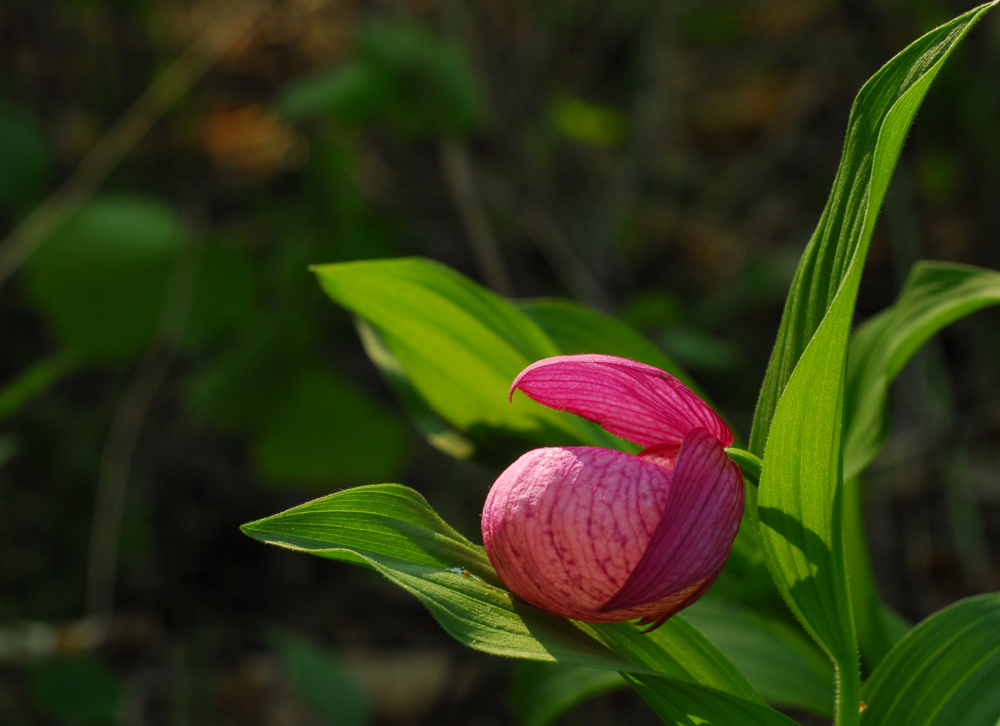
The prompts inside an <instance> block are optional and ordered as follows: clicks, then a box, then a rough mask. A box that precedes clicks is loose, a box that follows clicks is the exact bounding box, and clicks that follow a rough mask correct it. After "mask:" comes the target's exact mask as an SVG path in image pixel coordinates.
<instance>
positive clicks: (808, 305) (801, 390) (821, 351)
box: [751, 3, 995, 724]
mask: <svg viewBox="0 0 1000 726" xmlns="http://www.w3.org/2000/svg"><path fill="white" fill-rule="evenodd" d="M993 4H995V3H991V4H990V5H987V6H983V7H980V8H978V9H976V10H974V11H971V12H969V13H966V14H965V15H962V16H960V17H959V18H956V19H955V20H953V21H951V22H950V23H947V24H946V25H943V26H941V27H940V28H938V29H936V30H934V31H932V32H930V33H928V34H927V35H925V36H924V37H922V38H921V39H919V40H918V41H916V42H915V43H913V44H912V45H910V46H909V47H908V48H907V49H905V50H904V51H903V52H902V53H900V54H899V55H898V56H896V57H895V58H894V59H893V60H892V61H890V62H889V63H888V64H887V65H886V66H884V67H883V68H882V69H881V70H880V71H879V72H878V73H876V74H875V76H874V77H873V78H872V79H871V80H870V81H868V83H866V84H865V86H864V88H862V89H861V92H860V93H859V94H858V97H857V99H856V101H855V103H854V107H853V109H852V111H851V117H850V121H849V124H848V137H847V141H846V143H845V148H844V156H843V158H842V160H841V166H840V169H839V170H838V174H837V179H836V181H835V183H834V191H833V194H832V195H831V197H830V201H829V202H828V204H827V208H826V210H825V211H824V214H823V217H822V219H821V221H820V225H819V228H818V229H817V232H816V233H815V234H814V236H813V239H812V240H811V241H810V243H809V245H808V247H807V248H806V252H805V254H804V256H803V260H802V262H801V263H800V266H799V269H798V271H797V273H796V278H795V281H794V282H793V286H792V291H791V292H790V293H789V299H788V303H787V304H786V308H785V316H784V318H783V320H782V326H781V331H780V332H779V341H778V344H777V345H776V346H775V351H774V354H773V356H772V359H771V364H770V365H769V368H768V373H767V377H766V379H765V385H764V389H763V390H762V393H761V398H760V401H759V402H758V410H757V413H756V420H755V425H754V431H753V433H752V435H751V448H752V449H756V450H758V451H759V450H761V449H763V448H764V441H765V436H766V452H765V456H764V466H763V471H762V475H761V481H760V489H759V498H758V505H759V510H758V516H759V521H760V535H761V544H762V547H763V550H764V555H765V558H766V561H767V564H768V568H769V569H770V571H771V574H772V575H773V576H774V578H775V582H776V583H777V585H778V588H779V590H780V591H781V593H782V595H783V596H784V598H785V600H786V601H787V602H788V604H789V607H790V608H791V609H792V611H793V612H794V613H795V615H796V617H798V618H799V619H800V620H801V621H802V623H803V625H804V626H805V627H806V629H807V631H808V632H809V633H810V634H811V635H812V636H813V638H814V639H815V640H816V641H817V643H819V644H820V646H821V647H822V648H823V649H824V650H825V651H826V652H827V654H828V655H829V656H830V658H831V659H832V660H833V661H834V663H835V664H836V666H837V674H838V693H839V704H838V710H839V713H838V714H837V718H838V724H846V723H852V722H854V723H856V721H857V711H856V710H855V709H857V707H858V698H859V696H858V692H859V688H860V672H859V668H858V655H857V640H856V636H855V629H854V617H853V613H852V607H851V599H850V592H849V589H848V582H847V568H846V560H845V552H844V538H843V537H844V533H843V525H844V522H843V516H844V514H843V512H844V509H843V508H844V501H843V497H844V489H843V480H842V458H841V457H842V449H841V443H842V434H843V429H842V423H843V399H844V380H845V374H846V364H847V347H848V337H849V335H850V327H851V320H852V317H853V313H854V302H855V299H856V296H857V290H858V285H859V283H860V280H861V272H862V268H863V265H864V258H865V255H866V253H867V249H868V243H869V241H870V240H871V233H872V229H873V227H874V225H875V218H876V216H877V213H878V209H879V207H880V205H881V203H882V199H883V197H884V195H885V191H886V188H887V187H888V184H889V178H890V176H891V174H892V170H893V168H894V166H895V164H896V160H897V158H898V156H899V152H900V150H901V148H902V145H903V142H904V140H905V138H906V134H907V132H908V130H909V127H910V125H911V123H912V121H913V117H914V116H915V114H916V111H917V108H918V107H919V105H920V102H921V101H922V100H923V97H924V95H925V94H926V92H927V90H928V88H929V87H930V84H931V82H932V81H933V80H934V77H935V76H936V75H937V72H938V70H939V69H940V68H941V65H942V63H943V62H944V60H945V59H946V58H947V57H948V55H949V54H950V52H951V50H952V49H953V48H954V47H955V44H956V43H957V42H958V41H959V40H960V39H961V38H962V37H963V36H964V35H965V33H966V32H968V30H969V28H970V27H971V26H972V24H973V23H975V21H976V20H977V19H978V18H979V17H980V16H981V15H982V14H983V13H984V12H985V11H986V10H987V9H989V7H991V6H992V5H993ZM799 351H801V357H800V356H799V355H798V352H799ZM786 381H787V383H786ZM782 389H783V390H782ZM772 411H773V418H772V417H771V415H770V414H771V412H772ZM768 424H770V426H769V425H768ZM768 428H769V431H768Z"/></svg>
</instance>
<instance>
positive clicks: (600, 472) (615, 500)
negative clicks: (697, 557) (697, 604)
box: [483, 447, 690, 622]
mask: <svg viewBox="0 0 1000 726" xmlns="http://www.w3.org/2000/svg"><path fill="white" fill-rule="evenodd" d="M672 476H673V475H672V474H671V473H670V472H669V471H667V470H666V469H664V468H662V467H660V466H657V465H656V464H653V463H650V462H645V461H642V460H640V459H638V458H636V457H634V456H630V455H629V454H623V453H621V452H618V451H611V450H608V449H598V448H590V447H573V448H548V449H535V450H534V451H529V452H528V453H527V454H525V455H524V456H522V457H521V458H520V459H518V460H517V461H516V462H514V464H512V465H511V466H510V467H509V468H508V469H507V470H506V471H505V472H504V473H503V474H501V476H500V478H499V479H498V480H497V482H496V484H494V485H493V488H492V489H491V490H490V494H489V496H488V497H487V499H486V506H485V508H484V509H483V541H484V543H485V544H486V552H487V554H488V555H489V558H490V561H491V562H492V563H493V566H494V567H495V568H496V570H497V574H499V575H500V578H501V579H502V580H503V581H504V582H505V583H506V584H507V586H508V587H510V589H511V590H512V591H513V592H514V593H515V594H517V595H518V596H520V597H522V598H523V599H525V600H527V601H528V602H530V603H531V604H533V605H536V606H538V607H540V608H543V609H545V610H548V611H550V612H553V613H556V614H557V615H562V616H563V617H569V618H576V619H578V620H587V621H590V622H611V621H620V620H628V619H632V618H640V617H650V616H653V615H655V614H657V613H658V612H660V611H661V610H662V609H663V608H662V607H659V608H658V606H657V605H655V604H653V605H647V604H643V606H641V607H636V608H633V609H632V610H630V611H625V612H616V613H601V612H598V608H600V606H601V605H603V604H604V603H605V602H607V601H608V600H609V599H610V598H611V597H612V596H614V595H615V593H617V592H619V591H620V590H621V588H622V586H623V585H624V584H625V583H626V581H627V580H628V578H629V575H630V573H631V572H632V571H633V569H634V568H635V567H636V564H637V563H638V562H640V560H641V559H642V558H643V553H644V552H645V551H646V549H647V545H648V544H649V542H650V538H651V537H652V536H653V534H654V532H655V531H656V530H657V526H658V523H659V522H660V519H661V512H662V511H663V509H664V507H665V506H667V503H668V500H669V499H670V498H671V496H672V494H671V485H670V480H671V477H672ZM688 584H690V583H688ZM682 599H683V598H682Z"/></svg>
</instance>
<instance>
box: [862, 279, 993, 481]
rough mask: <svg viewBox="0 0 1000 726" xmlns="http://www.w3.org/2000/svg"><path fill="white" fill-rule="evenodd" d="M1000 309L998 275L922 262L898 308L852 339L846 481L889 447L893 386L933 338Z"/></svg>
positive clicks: (881, 315)
mask: <svg viewBox="0 0 1000 726" xmlns="http://www.w3.org/2000/svg"><path fill="white" fill-rule="evenodd" d="M997 304H1000V273H997V272H994V271H993V270H984V269H980V268H976V267H970V266H968V265H956V264H952V263H943V262H920V263H918V264H917V265H915V266H914V268H913V270H912V271H911V272H910V276H909V278H907V280H906V284H905V285H904V287H903V290H902V291H901V292H900V294H899V297H898V298H897V300H896V302H895V304H893V305H892V307H890V308H887V309H886V310H884V311H883V312H881V313H880V314H878V315H876V316H875V317H873V318H871V319H870V320H867V321H865V323H864V325H862V326H860V327H859V328H858V330H857V332H856V333H855V334H854V338H853V339H852V341H851V352H850V357H849V359H848V365H847V382H846V388H845V391H844V415H845V420H846V426H845V431H846V434H845V443H844V477H845V478H849V477H853V476H856V475H857V474H860V473H861V472H862V471H864V469H865V467H867V466H868V464H870V463H871V462H872V460H873V459H874V458H875V457H876V456H877V455H878V452H879V451H880V450H881V448H882V444H883V443H884V442H885V436H886V433H887V427H888V419H887V407H888V399H889V384H890V383H892V381H893V380H894V379H895V378H896V376H897V375H899V372H900V371H901V370H902V369H903V368H904V366H906V364H907V363H908V362H909V360H910V358H912V357H913V355H914V354H915V353H916V352H917V351H918V350H919V349H920V348H921V347H922V346H923V344H924V343H926V342H927V341H928V340H929V339H930V338H931V337H932V336H933V335H934V334H935V333H937V332H938V331H940V330H942V329H943V328H945V327H947V326H948V325H951V324H952V323H953V322H955V321H956V320H960V319H961V318H964V317H965V316H967V315H969V314H971V313H973V312H975V311H976V310H980V309H982V308H984V307H987V306H990V305H997Z"/></svg>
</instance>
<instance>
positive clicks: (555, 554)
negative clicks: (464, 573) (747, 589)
mask: <svg viewBox="0 0 1000 726" xmlns="http://www.w3.org/2000/svg"><path fill="white" fill-rule="evenodd" d="M517 389H521V390H522V391H524V393H526V394H527V395H528V396H529V397H530V398H532V399H534V400H535V401H538V402H539V403H541V404H543V405H545V406H548V407H549V408H554V409H556V410H560V411H570V412H572V413H575V414H577V415H579V416H583V417H584V418H586V419H589V420H591V421H594V422H596V423H598V424H600V425H601V426H602V427H603V428H604V429H606V430H607V431H609V432H611V433H612V434H616V435H617V436H621V437H622V438H625V439H628V440H629V441H633V442H635V443H636V444H639V445H640V446H643V447H645V448H644V450H643V451H642V452H640V453H639V454H637V455H634V456H633V455H632V454H625V453H622V452H620V451H612V450H610V449H601V448H596V447H589V446H578V447H556V448H546V449H535V450H534V451H529V452H528V453H527V454H525V455H524V456H522V457H521V458H520V459H518V460H517V461H516V462H514V463H513V464H512V465H511V466H510V467H509V468H508V469H507V470H506V471H505V472H504V473H503V474H501V475H500V478H499V479H497V481H496V483H495V484H494V485H493V488H492V489H491V490H490V493H489V496H488V497H487V499H486V506H485V508H484V510H483V541H484V543H485V545H486V554H487V555H488V556H489V559H490V562H492V563H493V567H494V568H495V569H496V571H497V574H498V575H499V576H500V579H501V580H503V581H504V583H506V585H507V586H508V587H509V588H510V589H511V591H512V592H514V593H515V594H516V595H518V596H520V597H521V598H523V599H524V600H527V601H528V602H529V603H531V604H532V605H535V606H537V607H540V608H542V609H544V610H548V611H549V612H552V613H555V614H556V615H561V616H563V617H567V618H574V619H576V620H583V621H586V622H592V623H606V622H617V621H622V620H633V619H635V618H639V619H640V621H639V624H640V625H649V624H652V628H655V627H658V626H659V625H662V624H663V623H664V622H665V621H666V620H667V618H669V617H670V616H671V615H673V614H674V613H676V612H678V611H679V610H681V609H683V608H685V607H687V606H688V605H690V604H691V603H693V602H694V601H695V600H697V599H698V598H699V597H701V596H702V595H703V594H704V593H705V591H706V590H708V588H709V587H710V586H711V584H712V583H713V582H714V581H715V578H716V577H718V575H719V572H720V571H721V570H722V567H723V565H724V564H725V562H726V558H727V557H728V556H729V550H730V549H731V547H732V544H733V540H734V538H735V537H736V532H737V530H738V529H739V526H740V519H741V517H742V514H743V476H742V474H741V472H740V469H739V467H738V466H737V465H736V464H735V463H733V462H732V461H730V459H729V458H728V457H727V455H726V451H725V449H726V447H728V446H731V445H732V443H733V433H732V431H730V430H729V427H728V426H726V424H725V423H724V422H723V421H722V419H721V418H719V416H718V415H717V414H716V413H715V412H714V411H713V410H712V409H711V408H709V406H708V405H707V404H706V403H705V402H704V401H702V400H701V399H700V398H699V397H698V396H697V395H695V394H694V393H693V392H692V391H691V390H690V389H688V388H687V387H686V386H685V385H684V384H682V383H681V382H680V381H679V380H677V379H676V378H674V377H673V376H671V375H670V374H669V373H665V372H664V371H661V370H659V369H658V368H654V367H652V366H648V365H645V364H642V363H636V362H635V361H631V360H627V359H625V358H617V357H615V356H608V355H568V356H558V357H555V358H547V359H545V360H541V361H538V362H537V363H534V364H533V365H530V366H528V367H527V368H525V369H524V370H523V371H522V372H521V374H520V375H519V376H518V377H517V378H516V379H515V380H514V383H513V385H512V386H511V389H510V395H511V397H512V398H513V395H514V391H516V390H517ZM652 628H650V629H652Z"/></svg>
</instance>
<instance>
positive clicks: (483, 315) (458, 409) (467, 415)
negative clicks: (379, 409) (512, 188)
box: [314, 258, 621, 448]
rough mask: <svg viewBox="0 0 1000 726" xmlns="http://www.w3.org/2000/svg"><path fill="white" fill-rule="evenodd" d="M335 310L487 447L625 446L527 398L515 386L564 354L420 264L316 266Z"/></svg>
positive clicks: (517, 314) (515, 314) (517, 318)
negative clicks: (532, 367) (349, 316)
mask: <svg viewBox="0 0 1000 726" xmlns="http://www.w3.org/2000/svg"><path fill="white" fill-rule="evenodd" d="M314 271H315V272H316V276H317V277H318V278H319V281H320V284H321V285H322V286H323V289H324V291H325V292H326V293H327V295H329V296H330V297H331V298H332V299H333V300H334V301H335V302H337V303H339V304H340V305H343V306H344V307H346V308H347V309H348V310H350V311H351V312H353V313H354V314H356V315H358V316H360V317H361V318H363V319H364V320H366V321H368V322H369V323H370V324H371V325H372V326H373V327H374V328H375V330H376V331H377V332H378V333H379V335H380V336H381V337H382V340H383V341H384V342H385V345H386V347H387V348H388V349H389V351H390V352H391V353H392V355H393V356H394V357H395V359H396V360H397V361H398V362H399V364H400V366H401V367H402V369H403V370H404V371H405V372H406V376H407V377H408V379H409V381H410V383H411V384H412V386H413V388H414V389H415V390H416V391H417V392H418V393H419V394H420V396H421V397H422V398H423V399H424V400H425V401H426V402H427V404H428V405H429V406H430V408H431V409H432V410H433V411H434V412H435V413H437V414H438V415H439V416H441V417H442V418H443V419H444V420H445V421H447V422H448V423H449V424H450V425H452V426H454V427H455V428H457V429H458V430H459V431H461V432H462V433H463V434H468V435H471V436H473V437H474V438H477V439H478V440H483V441H486V440H488V439H491V438H493V439H503V438H511V437H518V438H520V439H522V440H528V441H532V442H538V441H542V440H544V441H545V442H546V443H563V444H572V443H586V444H592V445H598V446H606V447H609V448H619V447H620V446H621V443H620V442H618V441H617V440H616V439H615V438H614V437H613V436H610V435H609V434H607V433H605V432H604V431H601V430H600V429H599V428H598V427H597V426H594V425H593V424H590V423H589V422H587V421H583V420H582V419H580V418H578V417H576V416H573V415H571V414H566V413H561V412H558V411H552V410H549V409H546V408H544V407H543V406H539V405H538V404H535V403H533V402H530V401H527V400H524V399H523V398H521V399H519V400H515V401H514V403H513V404H510V403H508V402H507V391H508V389H509V388H510V383H511V381H513V380H514V377H515V376H517V374H518V373H520V372H521V370H523V369H524V368H525V367H526V366H528V365H529V364H531V363H534V362H535V361H536V360H540V359H542V358H547V357H550V356H554V355H558V354H559V349H558V348H556V346H555V345H554V344H553V343H552V341H551V340H549V338H548V336H546V335H545V333H544V332H542V330H541V329H540V328H539V327H538V326H537V325H536V324H535V323H534V322H532V320H531V319H530V318H528V316H526V315H525V314H524V313H522V312H521V311H519V310H518V309H517V308H516V307H514V305H513V304H511V303H509V302H507V301H506V300H504V299H503V298H500V297H498V296H497V295H494V294H493V293H491V292H489V291H488V290H485V289H483V288H482V287H480V286H478V285H476V284H475V283H473V282H472V281H471V280H469V279H467V278H465V277H463V276H462V275H460V274H458V273H457V272H455V271H454V270H451V269H449V268H447V267H445V266H443V265H440V264H437V263H435V262H431V261H429V260H422V259H417V258H407V259H394V260H374V261H367V262H348V263H342V264H335V265H320V266H317V267H315V268H314Z"/></svg>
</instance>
